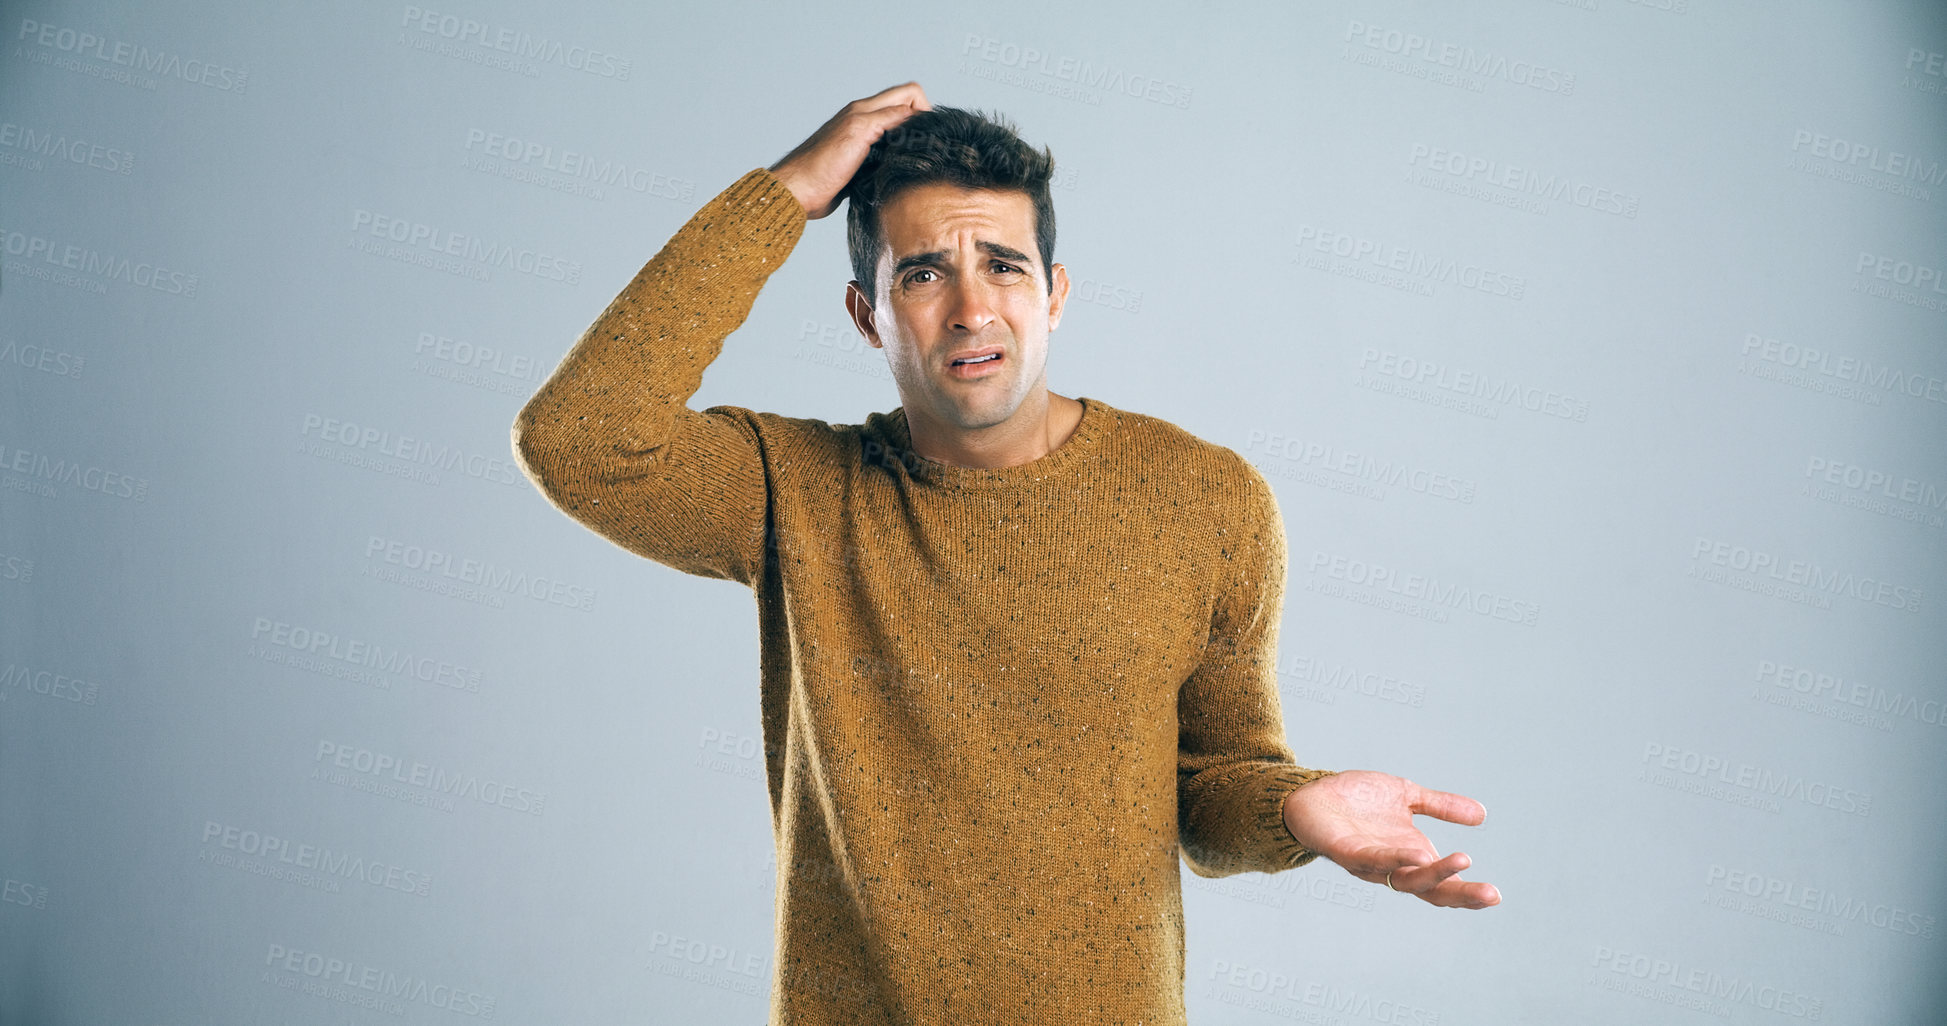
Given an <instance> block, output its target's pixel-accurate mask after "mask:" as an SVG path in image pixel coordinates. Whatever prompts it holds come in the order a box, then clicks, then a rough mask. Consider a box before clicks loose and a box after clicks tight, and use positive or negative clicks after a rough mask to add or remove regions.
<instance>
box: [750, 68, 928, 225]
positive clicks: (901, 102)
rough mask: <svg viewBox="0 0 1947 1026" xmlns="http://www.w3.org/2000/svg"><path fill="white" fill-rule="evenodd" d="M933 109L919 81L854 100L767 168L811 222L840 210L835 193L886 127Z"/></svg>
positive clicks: (849, 177)
mask: <svg viewBox="0 0 1947 1026" xmlns="http://www.w3.org/2000/svg"><path fill="white" fill-rule="evenodd" d="M932 109H933V105H932V104H931V103H929V102H928V101H927V99H926V92H925V90H922V89H921V88H920V87H919V83H918V82H907V83H905V84H903V85H896V86H893V87H892V88H890V89H886V90H883V91H881V92H877V93H874V94H872V95H871V96H868V97H865V98H864V99H861V100H853V101H852V102H851V103H848V104H846V105H845V106H844V107H843V108H842V109H840V110H839V112H838V113H836V114H834V115H832V116H831V119H830V120H829V121H826V122H825V123H824V124H823V125H820V126H819V127H818V131H816V132H813V133H811V137H810V138H808V139H806V140H805V141H804V142H801V143H799V144H798V146H797V148H796V149H794V150H792V151H791V152H789V153H787V154H785V155H784V156H783V157H781V158H779V159H778V162H777V163H775V164H772V165H771V166H770V167H769V168H766V169H765V170H768V171H769V172H771V174H773V175H775V176H777V179H778V180H779V181H781V182H783V183H784V184H785V186H786V187H787V188H789V189H790V190H791V193H792V195H794V196H796V197H797V198H798V202H799V203H800V204H801V205H803V207H804V209H805V215H806V216H807V217H809V218H811V219H812V220H814V221H815V220H817V219H818V218H821V217H824V216H825V215H826V214H829V213H831V212H832V211H834V210H836V209H838V194H839V193H840V192H843V191H844V189H845V185H846V183H847V182H850V181H851V180H852V176H853V175H854V174H857V173H858V170H859V167H860V165H862V164H864V163H865V156H866V154H867V153H868V152H870V151H871V149H872V144H873V143H875V142H878V141H879V137H880V136H882V135H884V134H885V133H886V130H887V129H889V128H891V127H892V126H894V125H897V124H898V123H900V122H901V121H904V120H906V119H907V118H909V117H911V116H913V115H914V114H916V113H918V112H919V111H922V110H932Z"/></svg>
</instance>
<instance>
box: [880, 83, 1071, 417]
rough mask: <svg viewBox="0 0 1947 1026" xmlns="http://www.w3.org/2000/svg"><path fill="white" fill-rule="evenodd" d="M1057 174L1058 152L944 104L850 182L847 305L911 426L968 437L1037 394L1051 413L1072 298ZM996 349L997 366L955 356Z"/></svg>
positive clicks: (906, 128)
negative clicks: (1053, 363) (1051, 384)
mask: <svg viewBox="0 0 1947 1026" xmlns="http://www.w3.org/2000/svg"><path fill="white" fill-rule="evenodd" d="M1053 172H1054V157H1053V155H1051V154H1050V153H1049V152H1048V151H1047V149H1046V148H1045V147H1044V148H1043V149H1042V150H1041V151H1040V152H1038V153H1037V152H1036V151H1035V150H1033V149H1032V148H1030V147H1029V146H1028V145H1027V144H1026V143H1025V142H1023V141H1022V140H1021V138H1020V137H1019V136H1018V135H1016V134H1015V132H1014V129H1013V127H1012V126H1011V125H1008V124H1007V123H1006V122H1005V121H1004V120H996V119H990V118H989V117H987V116H984V115H981V114H979V113H974V112H968V111H964V110H959V109H956V108H952V107H935V108H933V109H931V110H926V111H920V112H918V113H916V114H913V115H912V116H911V117H909V118H907V119H905V120H904V121H902V122H900V123H899V124H898V125H895V126H894V127H893V128H891V129H889V130H888V131H887V132H886V133H885V134H884V135H883V136H882V137H881V138H880V139H879V141H878V142H876V143H874V144H873V146H872V149H871V152H870V153H869V154H868V155H867V157H866V159H865V161H864V163H863V164H862V165H861V166H860V167H859V170H858V172H857V173H856V174H854V175H853V177H852V181H851V182H850V184H848V185H847V186H846V190H845V193H844V195H845V196H846V198H847V199H848V200H849V202H848V203H847V212H846V223H847V236H848V241H849V244H850V249H851V258H852V268H853V273H854V275H856V278H855V279H854V280H853V281H852V282H851V284H850V285H849V286H848V289H847V299H846V305H847V307H848V309H849V310H850V311H851V314H852V318H853V321H854V323H855V324H857V325H858V327H859V330H860V332H862V333H863V334H864V335H865V337H866V340H867V341H868V342H869V343H870V344H872V345H873V346H876V347H881V348H884V349H885V350H886V358H887V363H888V365H889V366H890V368H891V370H892V373H893V378H894V380H895V381H896V382H897V383H898V385H899V392H900V397H901V399H902V400H903V405H904V406H905V407H906V410H907V415H908V419H909V420H912V419H921V418H923V419H924V420H925V421H927V423H928V425H929V426H934V425H937V426H938V427H940V428H943V429H946V430H949V431H960V432H967V431H975V430H978V429H981V428H986V427H992V426H994V425H997V424H1001V423H1003V422H1006V421H1008V420H1010V419H1011V418H1013V417H1014V416H1015V414H1016V412H1017V411H1018V410H1020V409H1021V407H1022V404H1023V402H1024V401H1025V400H1027V399H1029V398H1030V397H1035V398H1036V399H1037V401H1036V403H1035V404H1034V406H1033V409H1037V410H1045V408H1046V397H1045V396H1039V397H1036V395H1035V394H1036V391H1037V390H1041V391H1045V390H1046V387H1047V385H1046V381H1045V377H1044V374H1043V371H1044V368H1045V365H1046V360H1047V341H1048V334H1049V332H1050V331H1052V330H1053V329H1054V327H1055V325H1056V324H1057V323H1059V321H1060V319H1061V309H1062V306H1063V304H1064V303H1065V301H1066V299H1067V293H1068V289H1067V284H1068V279H1067V273H1066V271H1065V270H1064V269H1063V268H1062V267H1061V266H1060V265H1059V264H1055V263H1053V257H1054V247H1055V214H1054V205H1053V203H1052V202H1051V201H1050V199H1049V196H1048V183H1049V179H1050V178H1051V177H1052V176H1053ZM990 348H991V349H997V350H998V351H999V353H1000V356H999V359H998V360H994V361H989V362H986V363H982V364H976V365H966V366H959V365H956V363H955V361H954V357H956V356H957V355H960V354H963V353H967V352H970V351H977V350H985V349H990ZM976 367H977V368H978V369H975V368H976Z"/></svg>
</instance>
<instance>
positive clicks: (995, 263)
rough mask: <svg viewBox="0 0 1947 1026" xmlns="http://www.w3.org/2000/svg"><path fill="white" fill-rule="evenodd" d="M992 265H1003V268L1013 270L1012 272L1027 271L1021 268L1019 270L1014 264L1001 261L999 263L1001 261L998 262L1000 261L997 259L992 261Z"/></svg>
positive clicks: (1020, 272)
mask: <svg viewBox="0 0 1947 1026" xmlns="http://www.w3.org/2000/svg"><path fill="white" fill-rule="evenodd" d="M994 266H995V267H1004V268H1006V269H1007V270H1010V271H1013V272H1014V273H1015V274H1026V273H1027V272H1026V271H1023V270H1021V269H1020V268H1018V267H1015V266H1014V265H1013V264H1003V263H1001V262H1000V261H998V260H996V261H994Z"/></svg>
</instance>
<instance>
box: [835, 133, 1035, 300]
mask: <svg viewBox="0 0 1947 1026" xmlns="http://www.w3.org/2000/svg"><path fill="white" fill-rule="evenodd" d="M1054 173H1055V157H1054V154H1052V153H1050V152H1049V151H1048V148H1047V147H1046V146H1043V147H1042V148H1041V149H1040V151H1039V152H1037V151H1035V149H1034V148H1033V147H1030V146H1029V145H1028V144H1027V143H1026V142H1024V141H1023V140H1022V139H1021V137H1020V135H1018V134H1016V132H1015V128H1014V126H1013V125H1012V124H1010V123H1009V122H1008V121H1007V119H1006V118H1005V117H1003V116H1002V115H1000V114H998V113H996V114H993V115H987V114H982V113H981V112H979V111H967V110H961V109H960V108H958V107H935V108H933V109H932V110H923V111H920V112H918V113H916V114H914V115H912V116H911V117H908V118H907V119H906V120H904V121H901V122H900V123H899V124H897V125H894V126H893V127H892V128H890V129H887V130H886V132H885V134H884V135H881V136H880V137H879V141H877V142H875V143H873V144H872V149H871V151H870V152H868V153H867V154H866V157H865V162H864V163H863V164H860V165H859V169H858V171H857V172H856V173H854V174H853V175H852V180H851V181H850V182H848V183H846V185H845V191H844V192H843V193H842V194H841V195H843V196H845V198H846V200H847V202H846V204H845V207H846V210H845V239H846V245H847V247H848V248H849V249H850V250H851V256H852V276H853V277H855V278H857V279H858V281H859V284H860V286H861V287H862V288H863V289H864V291H865V298H866V301H867V302H869V303H874V304H876V303H877V302H878V293H877V290H878V267H879V253H880V251H881V250H883V249H885V245H886V241H885V232H884V231H883V230H882V228H881V226H880V221H879V212H880V210H882V209H884V207H885V205H886V204H887V203H888V202H890V201H891V200H892V198H893V197H894V196H897V195H898V194H899V193H900V191H901V190H904V189H909V188H911V187H913V186H915V185H925V184H929V183H932V182H948V183H951V184H953V185H957V186H959V187H961V188H963V189H1007V190H1014V191H1018V192H1024V193H1027V196H1028V199H1030V200H1032V201H1033V203H1034V241H1035V248H1036V249H1037V250H1039V251H1040V255H1041V276H1042V278H1043V279H1044V284H1045V285H1046V287H1047V289H1048V291H1049V292H1050V293H1051V294H1052V293H1053V292H1054V288H1055V281H1054V278H1053V276H1052V273H1051V268H1053V267H1054V262H1055V204H1054V201H1053V200H1052V199H1050V198H1049V196H1048V182H1049V180H1050V179H1051V178H1053V177H1054Z"/></svg>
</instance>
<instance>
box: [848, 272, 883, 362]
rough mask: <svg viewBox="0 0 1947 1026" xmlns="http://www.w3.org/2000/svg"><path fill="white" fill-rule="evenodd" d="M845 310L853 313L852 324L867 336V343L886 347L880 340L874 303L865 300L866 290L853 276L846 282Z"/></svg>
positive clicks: (877, 346)
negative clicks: (873, 307)
mask: <svg viewBox="0 0 1947 1026" xmlns="http://www.w3.org/2000/svg"><path fill="white" fill-rule="evenodd" d="M845 312H846V313H847V314H849V315H851V318H852V326H853V327H856V328H858V329H859V334H860V335H863V336H865V342H866V344H867V345H869V346H871V347H872V348H874V349H881V348H884V344H883V343H882V342H880V340H879V322H878V320H877V317H876V315H875V314H874V313H873V310H872V304H870V303H868V302H866V301H865V292H864V290H863V289H861V288H860V287H859V280H858V279H857V278H853V279H852V280H851V281H848V282H846V283H845Z"/></svg>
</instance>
